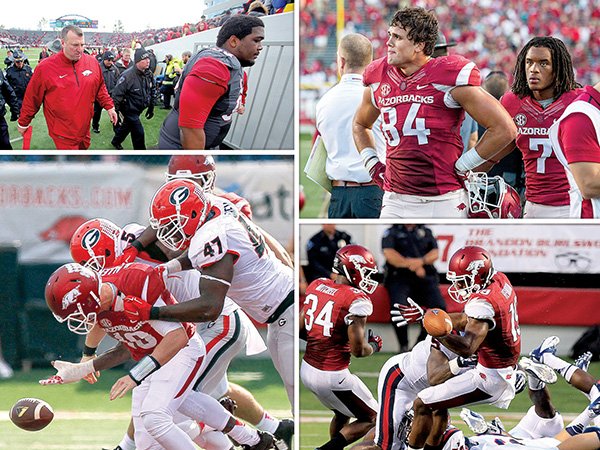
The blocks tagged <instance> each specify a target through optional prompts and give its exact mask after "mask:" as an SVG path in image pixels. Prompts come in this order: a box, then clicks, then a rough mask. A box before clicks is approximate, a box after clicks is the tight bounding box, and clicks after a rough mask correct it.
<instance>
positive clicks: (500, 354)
mask: <svg viewBox="0 0 600 450" xmlns="http://www.w3.org/2000/svg"><path fill="white" fill-rule="evenodd" d="M464 312H465V314H466V315H467V316H469V317H472V318H474V319H479V320H487V321H488V322H490V323H491V326H490V328H489V330H488V333H487V336H486V337H485V339H484V340H483V342H482V343H481V345H480V346H479V349H478V350H477V357H478V360H479V364H481V365H482V366H484V367H487V368H490V369H502V368H505V367H511V366H515V365H516V364H517V361H518V359H519V355H520V354H521V329H520V328H519V316H518V314H517V295H516V294H515V291H514V289H513V287H512V285H511V284H510V281H508V278H507V277H506V275H504V274H503V273H502V272H496V273H495V274H494V276H493V277H492V281H491V282H490V284H489V285H488V286H487V287H486V288H485V289H481V290H480V291H479V292H477V293H475V294H473V295H472V297H471V298H470V299H469V301H468V303H467V304H466V305H465V310H464Z"/></svg>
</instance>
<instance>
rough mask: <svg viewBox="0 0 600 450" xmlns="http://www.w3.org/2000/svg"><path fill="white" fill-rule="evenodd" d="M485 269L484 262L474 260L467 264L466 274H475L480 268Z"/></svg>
mask: <svg viewBox="0 0 600 450" xmlns="http://www.w3.org/2000/svg"><path fill="white" fill-rule="evenodd" d="M483 267H485V261H484V260H483V259H475V260H473V261H471V262H470V263H469V265H468V266H467V272H471V273H472V274H475V273H477V271H478V270H479V269H481V268H483Z"/></svg>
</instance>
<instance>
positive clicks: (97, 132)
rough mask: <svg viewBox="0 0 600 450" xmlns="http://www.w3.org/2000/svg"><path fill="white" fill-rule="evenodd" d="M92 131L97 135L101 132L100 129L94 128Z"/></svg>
mask: <svg viewBox="0 0 600 450" xmlns="http://www.w3.org/2000/svg"><path fill="white" fill-rule="evenodd" d="M92 131H93V132H94V133H96V134H100V130H99V129H98V128H92Z"/></svg>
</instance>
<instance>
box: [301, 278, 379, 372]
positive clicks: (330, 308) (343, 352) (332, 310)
mask: <svg viewBox="0 0 600 450" xmlns="http://www.w3.org/2000/svg"><path fill="white" fill-rule="evenodd" d="M372 313H373V304H372V303H371V300H370V299H369V297H367V294H365V293H364V292H363V291H361V290H360V289H356V288H354V287H352V286H348V285H346V284H337V283H336V282H335V281H333V280H330V279H328V278H318V279H316V280H314V281H313V282H312V283H310V285H309V286H308V288H307V289H306V297H305V300H304V326H305V329H306V334H307V339H306V353H305V354H304V361H306V362H307V363H308V364H310V365H311V366H313V367H315V368H316V369H319V370H329V371H336V370H343V369H347V368H348V365H349V364H350V354H351V353H350V341H349V340H348V326H349V325H350V324H351V321H350V319H349V316H362V317H368V316H370V315H371V314H372Z"/></svg>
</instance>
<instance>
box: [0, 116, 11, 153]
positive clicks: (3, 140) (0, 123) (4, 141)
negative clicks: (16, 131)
mask: <svg viewBox="0 0 600 450" xmlns="http://www.w3.org/2000/svg"><path fill="white" fill-rule="evenodd" d="M12 149H13V148H12V145H10V136H9V135H8V124H7V123H6V119H5V118H4V116H0V150H12Z"/></svg>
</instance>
